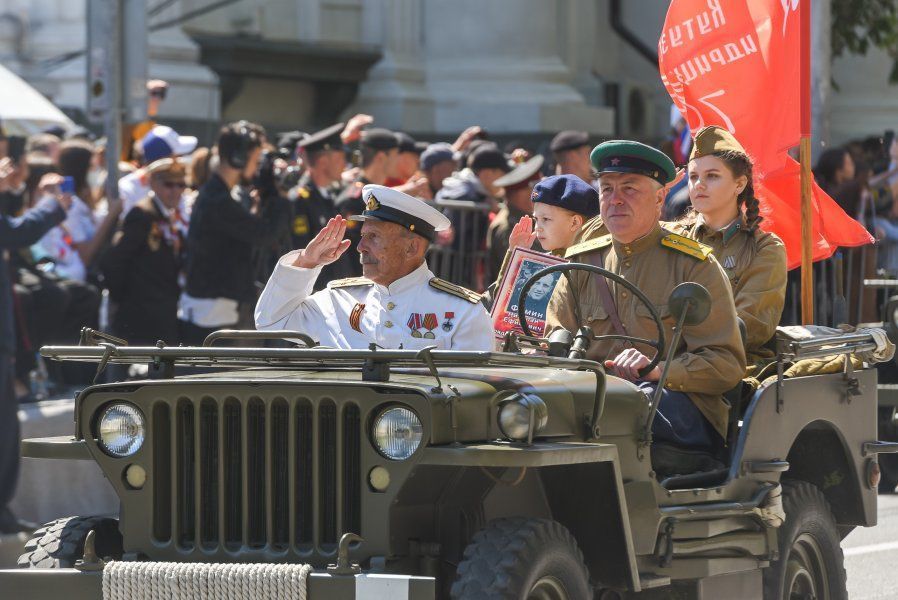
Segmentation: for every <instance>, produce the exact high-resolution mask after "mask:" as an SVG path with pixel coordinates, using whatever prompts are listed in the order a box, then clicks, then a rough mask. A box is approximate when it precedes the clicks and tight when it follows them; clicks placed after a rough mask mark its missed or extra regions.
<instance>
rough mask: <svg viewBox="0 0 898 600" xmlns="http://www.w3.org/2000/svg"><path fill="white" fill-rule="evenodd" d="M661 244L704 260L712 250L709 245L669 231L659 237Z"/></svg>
mask: <svg viewBox="0 0 898 600" xmlns="http://www.w3.org/2000/svg"><path fill="white" fill-rule="evenodd" d="M661 245H662V246H665V247H667V248H671V249H672V250H677V251H679V252H682V253H683V254H688V255H689V256H691V257H693V258H697V259H699V260H706V259H707V258H708V257H709V256H711V254H712V253H713V251H714V249H713V248H711V246H707V245H705V244H703V243H701V242H697V241H695V240H693V239H691V238H688V237H685V236H682V235H678V234H676V233H669V234H667V235H665V236H664V237H663V238H661Z"/></svg>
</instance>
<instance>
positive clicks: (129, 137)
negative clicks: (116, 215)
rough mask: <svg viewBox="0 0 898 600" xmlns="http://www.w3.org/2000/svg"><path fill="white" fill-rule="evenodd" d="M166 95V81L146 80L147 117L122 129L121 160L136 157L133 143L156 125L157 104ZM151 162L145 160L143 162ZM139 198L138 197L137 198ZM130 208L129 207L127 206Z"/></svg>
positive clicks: (158, 104) (159, 103) (132, 159)
mask: <svg viewBox="0 0 898 600" xmlns="http://www.w3.org/2000/svg"><path fill="white" fill-rule="evenodd" d="M167 95H168V82H165V81H162V80H161V79H151V80H150V81H147V118H146V119H145V120H143V121H141V122H140V123H135V124H134V125H131V126H126V127H124V128H123V131H122V149H121V157H120V158H121V160H122V161H123V162H129V161H134V160H136V159H137V156H136V153H135V151H134V150H135V143H137V142H139V141H140V140H142V139H143V138H144V136H146V134H148V133H149V132H150V130H151V129H152V128H153V127H155V126H156V120H155V117H156V115H157V114H158V113H159V106H160V105H161V104H162V101H163V100H165V97H166V96H167ZM151 162H153V161H152V160H146V161H145V163H144V164H148V163H151ZM138 200H140V198H138ZM129 208H130V207H129Z"/></svg>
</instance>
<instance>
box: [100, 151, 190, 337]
mask: <svg viewBox="0 0 898 600" xmlns="http://www.w3.org/2000/svg"><path fill="white" fill-rule="evenodd" d="M147 176H148V177H149V184H150V194H149V195H148V196H147V197H146V198H144V199H143V200H141V201H139V202H138V203H137V204H135V205H134V207H133V208H132V209H131V211H130V212H128V214H127V216H125V222H124V223H123V224H122V229H121V231H119V232H118V233H117V234H116V236H115V238H114V239H113V242H112V246H111V247H110V248H109V249H108V250H107V251H106V254H105V256H104V257H103V261H102V263H101V268H102V270H103V275H104V276H105V280H106V286H107V287H108V288H109V294H110V297H111V299H112V300H113V301H114V302H115V303H116V305H117V308H116V311H115V316H114V318H113V322H112V328H113V331H114V333H115V334H116V335H118V336H121V337H123V338H124V339H126V340H128V342H129V343H131V344H138V345H153V344H155V343H156V342H157V341H158V340H163V341H164V342H166V343H167V344H177V343H178V339H179V334H178V296H179V295H180V292H181V288H180V285H179V283H178V275H179V273H180V270H181V259H182V252H183V249H184V239H183V235H182V232H181V228H180V226H179V222H178V218H177V210H178V205H179V204H180V202H181V195H182V194H183V193H184V190H185V189H186V187H187V183H186V178H187V171H186V169H185V167H184V165H182V164H181V163H179V162H178V161H177V159H172V158H163V159H161V160H157V161H156V162H154V163H152V164H151V165H149V166H148V167H147Z"/></svg>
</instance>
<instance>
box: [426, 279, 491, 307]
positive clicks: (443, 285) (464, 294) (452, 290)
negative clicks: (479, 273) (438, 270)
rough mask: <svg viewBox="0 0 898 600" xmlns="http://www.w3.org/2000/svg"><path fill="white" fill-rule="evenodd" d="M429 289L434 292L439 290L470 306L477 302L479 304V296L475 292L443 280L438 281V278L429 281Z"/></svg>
mask: <svg viewBox="0 0 898 600" xmlns="http://www.w3.org/2000/svg"><path fill="white" fill-rule="evenodd" d="M430 287H432V288H433V289H435V290H440V291H441V292H445V293H447V294H452V295H453V296H457V297H459V298H461V299H462V300H467V301H468V302H470V303H471V304H477V303H478V302H480V294H478V293H477V292H472V291H471V290H469V289H468V288H465V287H462V286H460V285H455V284H454V283H450V282H448V281H446V280H445V279H440V278H439V277H434V278H433V279H431V280H430Z"/></svg>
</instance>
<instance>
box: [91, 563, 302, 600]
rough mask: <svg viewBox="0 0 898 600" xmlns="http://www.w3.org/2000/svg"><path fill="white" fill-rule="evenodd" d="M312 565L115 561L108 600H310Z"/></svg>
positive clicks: (106, 588)
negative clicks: (309, 579)
mask: <svg viewBox="0 0 898 600" xmlns="http://www.w3.org/2000/svg"><path fill="white" fill-rule="evenodd" d="M311 571H312V567H311V566H309V565H272V564H227V563H171V562H122V561H110V562H109V563H107V564H106V567H105V568H104V569H103V600H206V599H209V600H262V599H268V598H271V599H272V600H306V598H307V590H306V582H307V579H308V576H309V573H310V572H311Z"/></svg>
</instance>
